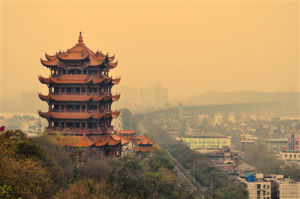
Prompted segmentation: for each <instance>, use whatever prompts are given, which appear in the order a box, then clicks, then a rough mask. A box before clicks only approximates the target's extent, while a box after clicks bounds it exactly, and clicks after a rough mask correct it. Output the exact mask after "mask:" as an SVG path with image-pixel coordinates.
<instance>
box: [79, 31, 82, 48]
mask: <svg viewBox="0 0 300 199" xmlns="http://www.w3.org/2000/svg"><path fill="white" fill-rule="evenodd" d="M78 44H81V45H82V44H83V39H82V35H81V31H80V32H79V38H78Z"/></svg>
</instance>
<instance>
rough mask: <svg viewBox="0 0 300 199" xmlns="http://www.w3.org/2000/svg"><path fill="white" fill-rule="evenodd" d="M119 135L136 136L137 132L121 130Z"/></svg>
mask: <svg viewBox="0 0 300 199" xmlns="http://www.w3.org/2000/svg"><path fill="white" fill-rule="evenodd" d="M117 133H118V134H120V135H123V134H128V135H134V134H135V133H136V131H135V130H119V131H117Z"/></svg>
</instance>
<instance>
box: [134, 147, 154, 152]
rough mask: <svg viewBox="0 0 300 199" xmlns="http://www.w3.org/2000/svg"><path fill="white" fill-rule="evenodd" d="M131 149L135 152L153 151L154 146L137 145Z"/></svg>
mask: <svg viewBox="0 0 300 199" xmlns="http://www.w3.org/2000/svg"><path fill="white" fill-rule="evenodd" d="M133 150H134V151H135V152H148V151H155V150H156V148H155V147H152V146H146V147H145V146H139V147H134V148H133Z"/></svg>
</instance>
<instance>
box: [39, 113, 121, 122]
mask: <svg viewBox="0 0 300 199" xmlns="http://www.w3.org/2000/svg"><path fill="white" fill-rule="evenodd" d="M38 113H39V115H40V116H41V117H43V118H46V119H50V118H54V119H75V120H76V119H80V120H82V119H101V118H110V117H112V118H116V117H118V116H119V115H120V111H114V112H112V111H107V112H102V113H85V112H52V111H48V112H41V111H39V112H38Z"/></svg>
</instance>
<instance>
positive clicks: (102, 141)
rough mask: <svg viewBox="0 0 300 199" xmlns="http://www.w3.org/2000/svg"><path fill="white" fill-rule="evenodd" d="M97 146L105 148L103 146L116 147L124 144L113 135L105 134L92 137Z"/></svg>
mask: <svg viewBox="0 0 300 199" xmlns="http://www.w3.org/2000/svg"><path fill="white" fill-rule="evenodd" d="M91 139H92V140H93V142H94V143H95V146H97V147H103V146H116V145H119V144H122V141H121V139H118V138H116V137H114V136H113V135H112V134H104V135H100V136H93V137H91Z"/></svg>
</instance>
